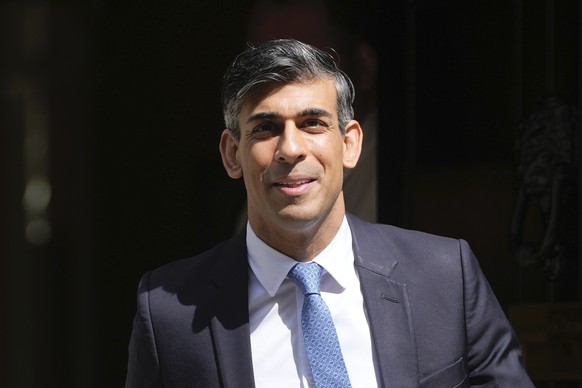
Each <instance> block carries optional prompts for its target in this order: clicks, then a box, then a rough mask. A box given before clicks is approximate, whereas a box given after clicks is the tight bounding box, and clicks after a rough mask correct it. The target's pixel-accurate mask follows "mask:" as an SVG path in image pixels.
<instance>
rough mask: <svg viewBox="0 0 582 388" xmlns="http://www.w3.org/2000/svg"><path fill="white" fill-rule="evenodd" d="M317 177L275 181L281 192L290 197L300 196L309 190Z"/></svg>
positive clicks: (276, 187) (275, 185)
mask: <svg viewBox="0 0 582 388" xmlns="http://www.w3.org/2000/svg"><path fill="white" fill-rule="evenodd" d="M313 182H315V179H310V178H301V179H284V180H280V181H277V182H274V183H273V188H275V189H276V190H277V191H278V192H279V193H282V194H283V195H285V196H289V197H298V196H301V195H303V194H305V193H307V192H308V190H309V188H310V187H311V185H312V183H313Z"/></svg>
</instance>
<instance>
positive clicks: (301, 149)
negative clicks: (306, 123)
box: [275, 122, 306, 164]
mask: <svg viewBox="0 0 582 388" xmlns="http://www.w3.org/2000/svg"><path fill="white" fill-rule="evenodd" d="M305 146H306V143H305V137H304V133H303V131H301V130H300V129H299V128H297V126H296V125H295V123H293V122H291V123H286V124H285V128H284V130H283V131H282V133H281V136H280V137H279V142H278V144H277V150H276V151H275V159H276V160H277V161H278V162H282V163H290V164H293V163H296V162H298V161H300V160H302V159H304V158H305Z"/></svg>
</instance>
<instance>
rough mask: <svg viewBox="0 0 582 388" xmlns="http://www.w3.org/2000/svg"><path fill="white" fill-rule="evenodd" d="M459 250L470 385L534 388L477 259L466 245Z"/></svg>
mask: <svg viewBox="0 0 582 388" xmlns="http://www.w3.org/2000/svg"><path fill="white" fill-rule="evenodd" d="M460 250H461V262H462V270H463V291H464V295H463V297H464V309H465V324H466V335H467V345H468V362H467V365H468V369H469V380H470V385H471V386H480V387H521V388H527V387H533V386H534V385H533V384H532V382H531V380H530V378H529V376H528V375H527V373H526V371H525V368H524V366H523V361H522V355H521V348H520V345H519V342H518V340H517V337H516V335H515V333H514V331H513V329H512V328H511V325H510V324H509V321H508V320H507V318H506V316H505V313H504V312H503V310H502V309H501V307H500V306H499V303H498V302H497V299H496V297H495V295H494V294H493V291H492V290H491V288H490V286H489V284H488V282H487V280H486V279H485V276H484V275H483V273H482V272H481V269H480V267H479V264H478V262H477V260H476V258H475V256H474V255H473V253H472V252H471V249H470V248H469V246H468V244H467V243H466V242H465V241H462V240H461V244H460Z"/></svg>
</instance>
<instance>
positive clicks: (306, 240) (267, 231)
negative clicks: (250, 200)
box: [249, 195, 345, 261]
mask: <svg viewBox="0 0 582 388" xmlns="http://www.w3.org/2000/svg"><path fill="white" fill-rule="evenodd" d="M340 197H341V195H340ZM344 215H345V207H344V203H343V197H341V198H339V200H338V202H337V203H336V204H335V205H334V207H333V208H332V209H331V210H330V212H329V213H328V214H326V215H324V216H322V217H320V218H317V219H314V220H309V221H290V220H282V221H281V222H280V223H275V224H273V223H271V224H267V223H264V222H260V221H258V220H253V219H252V218H249V222H250V224H251V227H252V228H253V231H254V232H255V234H256V235H257V237H259V238H260V239H261V240H263V241H264V242H265V243H266V244H267V245H269V246H270V247H272V248H274V249H276V250H278V251H279V252H281V253H283V254H285V255H287V256H289V257H291V258H292V259H294V260H297V261H311V260H313V259H314V258H315V257H316V256H317V255H318V254H319V253H320V252H321V251H323V250H324V249H325V247H327V246H328V245H329V244H330V243H331V241H332V240H333V238H334V237H335V235H336V234H337V232H338V230H339V228H340V227H341V224H342V222H343V219H344Z"/></svg>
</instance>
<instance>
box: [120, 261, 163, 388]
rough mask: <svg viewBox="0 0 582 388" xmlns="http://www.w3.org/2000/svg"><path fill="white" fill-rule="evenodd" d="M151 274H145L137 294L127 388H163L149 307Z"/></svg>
mask: <svg viewBox="0 0 582 388" xmlns="http://www.w3.org/2000/svg"><path fill="white" fill-rule="evenodd" d="M149 279H150V273H147V274H145V275H144V276H143V277H142V278H141V280H140V283H139V286H138V292H137V312H136V314H135V318H134V320H133V331H132V333H131V338H130V340H129V358H128V364H127V378H126V381H125V388H162V387H163V384H162V380H161V375H160V365H159V362H158V355H157V349H156V340H155V334H154V331H153V326H152V319H151V315H150V306H149Z"/></svg>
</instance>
